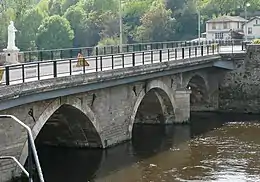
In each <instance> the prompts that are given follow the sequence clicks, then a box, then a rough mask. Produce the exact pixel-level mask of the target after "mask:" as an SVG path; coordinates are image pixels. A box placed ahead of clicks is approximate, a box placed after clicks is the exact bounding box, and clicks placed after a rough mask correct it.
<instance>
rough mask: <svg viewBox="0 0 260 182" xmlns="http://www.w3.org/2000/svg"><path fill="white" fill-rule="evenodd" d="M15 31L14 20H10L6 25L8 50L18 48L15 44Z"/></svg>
mask: <svg viewBox="0 0 260 182" xmlns="http://www.w3.org/2000/svg"><path fill="white" fill-rule="evenodd" d="M15 32H17V30H16V28H15V27H14V22H13V21H10V25H9V26H8V44H7V49H8V50H17V49H18V48H17V47H16V46H15Z"/></svg>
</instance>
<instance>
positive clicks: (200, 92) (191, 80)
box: [185, 73, 209, 107]
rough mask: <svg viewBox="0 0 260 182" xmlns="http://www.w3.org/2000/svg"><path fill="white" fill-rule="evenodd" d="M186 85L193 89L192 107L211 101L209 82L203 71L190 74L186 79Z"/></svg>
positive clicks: (191, 96)
mask: <svg viewBox="0 0 260 182" xmlns="http://www.w3.org/2000/svg"><path fill="white" fill-rule="evenodd" d="M185 87H186V88H188V89H190V90H191V91H192V92H191V95H190V102H191V107H192V106H194V105H200V104H203V103H207V102H208V101H209V84H208V81H207V77H206V75H204V74H203V73H193V74H190V75H189V76H188V77H187V78H186V79H185Z"/></svg>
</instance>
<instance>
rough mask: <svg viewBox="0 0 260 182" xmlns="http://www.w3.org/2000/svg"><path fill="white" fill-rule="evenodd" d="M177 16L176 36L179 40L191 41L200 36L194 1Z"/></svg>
mask: <svg viewBox="0 0 260 182" xmlns="http://www.w3.org/2000/svg"><path fill="white" fill-rule="evenodd" d="M179 12H180V14H179V15H178V16H177V15H176V34H175V37H178V39H179V40H190V39H193V38H195V37H197V35H198V28H197V27H198V13H197V10H196V7H195V4H194V2H193V1H188V2H187V3H186V5H185V6H184V8H183V9H182V10H181V11H179Z"/></svg>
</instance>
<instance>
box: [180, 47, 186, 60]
mask: <svg viewBox="0 0 260 182" xmlns="http://www.w3.org/2000/svg"><path fill="white" fill-rule="evenodd" d="M181 52H182V59H184V56H185V55H184V47H182V48H181Z"/></svg>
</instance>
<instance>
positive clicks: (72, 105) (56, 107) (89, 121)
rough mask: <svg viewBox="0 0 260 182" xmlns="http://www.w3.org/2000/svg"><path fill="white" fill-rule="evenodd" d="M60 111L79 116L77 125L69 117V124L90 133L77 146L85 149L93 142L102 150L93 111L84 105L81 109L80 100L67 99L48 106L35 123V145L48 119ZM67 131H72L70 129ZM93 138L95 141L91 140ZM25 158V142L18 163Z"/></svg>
mask: <svg viewBox="0 0 260 182" xmlns="http://www.w3.org/2000/svg"><path fill="white" fill-rule="evenodd" d="M60 110H63V113H64V111H68V110H70V112H72V113H74V114H79V115H80V116H79V117H78V123H77V122H75V119H77V118H74V117H70V123H73V122H75V123H77V124H78V125H79V126H82V130H83V131H82V132H83V133H86V132H87V131H92V132H90V133H88V134H87V136H88V137H89V138H88V139H87V138H85V145H83V144H84V143H78V144H79V145H78V146H80V144H81V146H85V147H87V146H88V145H87V144H88V143H91V144H94V142H93V141H95V142H96V143H95V147H101V148H102V147H103V146H104V145H103V140H102V139H101V137H100V136H99V133H100V129H99V125H98V122H97V120H96V117H95V115H94V113H93V111H92V110H91V109H90V108H89V107H88V106H87V105H85V106H84V108H82V107H81V100H80V99H77V98H74V99H68V101H67V102H66V103H63V104H61V103H60V99H56V100H54V101H53V102H51V103H50V104H49V105H48V107H47V108H46V109H45V110H44V111H43V112H42V114H41V115H40V117H39V119H38V120H37V121H36V123H35V125H34V126H33V128H32V133H33V137H34V139H36V142H37V143H38V142H39V140H38V139H37V136H38V135H39V133H40V132H41V130H42V129H43V128H44V126H45V124H46V123H47V122H48V121H49V119H50V118H52V117H53V116H55V114H56V113H57V111H58V113H59V112H60ZM55 112H56V113H55ZM65 115H69V112H66V114H65ZM79 120H80V121H79ZM83 120H84V122H83ZM82 124H83V125H82ZM53 125H55V124H53ZM88 126H90V128H88ZM68 128H69V127H67V129H68ZM69 129H72V128H71V127H70V128H69ZM84 129H85V130H84ZM71 131H72V130H71ZM74 131H75V130H74ZM85 136H86V135H85ZM41 138H42V136H41ZM93 138H95V140H93ZM78 141H80V140H78ZM92 147H94V146H92ZM27 156H28V143H27V141H26V142H25V144H24V147H23V149H22V151H21V155H20V158H19V161H20V163H21V164H22V165H24V164H25V162H26V159H27Z"/></svg>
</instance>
